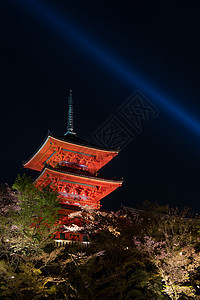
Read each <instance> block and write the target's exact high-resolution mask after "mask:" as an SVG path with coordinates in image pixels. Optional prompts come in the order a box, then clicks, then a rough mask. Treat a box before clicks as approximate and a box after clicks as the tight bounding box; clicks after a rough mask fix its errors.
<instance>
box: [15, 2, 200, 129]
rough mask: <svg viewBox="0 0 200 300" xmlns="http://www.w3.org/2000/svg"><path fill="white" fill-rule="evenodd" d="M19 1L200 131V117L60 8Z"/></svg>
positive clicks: (80, 47) (175, 115)
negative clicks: (115, 55)
mask: <svg viewBox="0 0 200 300" xmlns="http://www.w3.org/2000/svg"><path fill="white" fill-rule="evenodd" d="M18 3H21V4H23V7H25V8H26V10H27V11H28V12H29V13H30V14H31V15H32V14H33V13H34V14H35V17H36V18H38V17H40V21H41V22H43V23H44V21H45V22H46V23H45V25H46V24H48V26H50V27H51V28H52V30H53V31H56V33H57V34H59V35H60V37H61V38H62V39H63V38H65V39H66V40H67V41H68V43H69V41H70V44H72V41H73V43H74V44H75V46H78V49H79V51H80V52H82V53H83V52H84V54H85V55H87V56H88V57H89V58H93V59H94V60H95V62H96V63H98V64H100V65H101V66H102V65H103V66H104V68H106V69H108V71H110V72H112V73H113V74H114V75H115V76H117V77H119V78H120V80H123V81H125V83H126V84H128V85H129V86H130V87H131V88H132V87H133V86H134V87H135V86H137V88H138V89H140V90H142V91H143V92H144V93H145V94H146V96H148V97H149V98H151V99H153V102H154V103H155V104H156V105H158V106H160V107H162V108H163V109H164V110H165V111H167V112H168V113H170V114H171V115H172V116H173V117H174V118H175V119H176V120H179V121H180V122H181V123H182V124H183V125H185V126H187V127H188V128H190V129H191V130H193V132H195V133H196V134H198V135H200V123H199V121H198V120H197V119H196V118H194V117H193V116H192V115H190V114H189V113H188V112H187V110H186V109H184V108H183V107H181V106H180V105H178V104H176V103H175V101H174V100H173V99H170V98H168V97H166V96H165V95H164V94H163V93H162V92H161V91H159V89H158V88H156V87H155V86H153V85H152V84H150V83H149V82H148V81H147V80H145V79H144V77H142V76H141V75H140V74H139V72H136V70H133V69H132V68H131V69H130V67H128V66H127V65H126V64H124V63H123V62H122V61H119V60H118V59H116V58H114V53H112V54H111V53H109V51H107V50H105V49H103V48H102V47H101V46H99V45H98V44H97V43H94V42H92V39H89V38H86V37H85V35H84V34H83V33H82V32H81V30H78V29H77V28H76V27H75V26H74V25H73V24H72V22H71V21H70V20H69V19H66V17H64V16H62V15H61V12H58V11H55V9H53V8H51V7H50V6H47V5H45V4H42V3H41V2H40V3H39V2H38V1H36V0H35V1H34V0H29V1H27V0H25V1H23V0H18Z"/></svg>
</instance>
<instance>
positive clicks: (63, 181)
mask: <svg viewBox="0 0 200 300" xmlns="http://www.w3.org/2000/svg"><path fill="white" fill-rule="evenodd" d="M117 154H118V151H113V150H109V149H104V148H101V147H99V146H95V145H93V144H90V143H88V142H87V141H84V140H82V139H80V138H79V137H78V136H77V135H76V133H75V132H74V129H73V103H72V91H71V90H70V95H69V98H68V120H67V132H66V133H65V135H64V136H63V137H57V136H54V135H52V134H49V135H48V137H47V138H46V140H45V141H44V143H43V144H42V146H41V147H40V148H39V150H38V151H37V152H36V153H35V154H34V155H33V156H32V157H31V158H30V159H29V161H27V162H26V163H25V164H24V167H25V168H29V169H33V170H36V171H39V172H40V174H39V176H38V177H37V178H36V180H35V184H36V185H37V186H38V187H40V186H47V185H48V186H51V187H52V188H57V190H58V193H59V194H60V196H61V197H60V199H61V200H60V204H61V210H60V213H61V214H62V215H68V214H69V213H71V212H72V211H74V210H79V209H80V207H82V206H85V205H88V206H90V207H92V208H94V209H100V206H101V205H100V200H101V199H102V198H104V197H105V196H107V195H108V194H110V193H111V192H112V191H114V190H115V189H117V188H118V187H119V186H121V185H122V182H123V181H122V180H116V179H105V178H101V177H99V176H98V173H97V171H98V170H99V169H100V168H102V167H103V166H104V165H106V164H107V163H108V162H109V161H110V160H111V159H112V158H113V157H115V156H116V155H117ZM62 236H63V237H64V235H62ZM65 238H66V235H65Z"/></svg>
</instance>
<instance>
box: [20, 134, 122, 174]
mask: <svg viewBox="0 0 200 300" xmlns="http://www.w3.org/2000/svg"><path fill="white" fill-rule="evenodd" d="M61 152H62V154H63V155H64V156H65V157H66V156H67V155H68V154H69V155H72V154H73V155H74V156H75V155H76V156H77V155H78V158H79V159H82V160H83V159H86V161H87V160H88V159H89V163H87V166H85V167H87V170H89V171H91V172H92V173H95V172H96V171H97V170H99V169H100V168H102V167H103V166H104V165H105V164H107V163H108V162H109V161H110V160H111V159H112V158H113V157H114V156H116V155H117V154H118V153H119V151H115V150H111V149H106V148H102V147H99V146H96V145H93V144H91V143H89V142H87V141H85V140H82V139H81V138H79V137H78V136H77V135H76V134H67V135H66V136H63V137H57V136H55V135H52V134H49V135H48V136H47V138H46V140H45V141H44V142H43V144H42V145H41V147H40V148H39V149H38V150H37V152H36V153H35V154H34V155H33V156H32V157H31V158H30V159H29V160H28V161H27V162H25V163H24V164H23V165H24V167H25V168H29V169H33V170H37V171H41V170H42V169H43V167H44V165H45V164H46V163H48V164H49V163H50V162H51V161H52V160H53V159H54V158H55V157H57V156H58V153H59V154H61ZM57 162H58V159H57ZM54 163H55V162H54ZM52 166H54V165H52Z"/></svg>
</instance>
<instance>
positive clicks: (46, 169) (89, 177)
mask: <svg viewBox="0 0 200 300" xmlns="http://www.w3.org/2000/svg"><path fill="white" fill-rule="evenodd" d="M47 172H49V173H51V174H54V175H56V176H58V177H59V176H60V175H61V174H63V175H64V176H66V177H68V176H70V177H71V178H72V177H74V178H75V177H76V178H78V177H79V178H80V179H82V180H84V181H85V180H92V181H96V182H99V183H111V184H117V185H122V183H123V179H116V178H113V179H108V178H103V177H98V176H93V175H92V174H91V175H85V174H84V173H83V174H81V173H79V174H78V173H77V172H71V170H70V172H68V171H63V170H59V169H55V168H52V167H50V166H45V167H44V168H43V170H42V172H41V173H40V174H39V176H38V177H37V178H36V179H35V181H34V182H35V183H36V182H37V181H38V180H39V178H40V177H42V176H43V174H45V173H47Z"/></svg>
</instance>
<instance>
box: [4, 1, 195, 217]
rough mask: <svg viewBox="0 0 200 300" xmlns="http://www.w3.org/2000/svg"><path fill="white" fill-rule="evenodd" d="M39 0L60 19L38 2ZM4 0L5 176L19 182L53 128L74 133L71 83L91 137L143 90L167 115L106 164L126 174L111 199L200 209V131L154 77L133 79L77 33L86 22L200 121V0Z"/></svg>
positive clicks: (112, 203) (112, 172)
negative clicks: (153, 93)
mask: <svg viewBox="0 0 200 300" xmlns="http://www.w3.org/2000/svg"><path fill="white" fill-rule="evenodd" d="M33 2H35V3H40V4H42V5H43V7H45V8H46V9H50V10H51V11H53V14H55V15H56V16H58V18H57V19H56V18H55V19H53V20H52V15H51V16H50V17H49V15H48V16H47V15H43V13H44V11H39V10H37V9H34V8H32V3H33ZM1 3H2V5H1V9H0V22H1V46H0V51H1V65H0V70H1V73H0V74H1V118H0V120H1V169H0V181H1V182H8V183H9V184H12V183H13V181H14V179H15V177H16V176H17V174H18V173H23V171H24V170H23V167H22V161H26V160H27V159H28V158H30V156H31V155H32V154H33V153H34V152H35V151H36V150H37V148H38V147H39V146H40V144H41V143H42V142H43V140H44V138H45V137H46V135H47V131H48V130H49V129H50V130H51V131H53V132H54V134H56V135H62V134H64V133H65V132H66V115H67V111H66V103H67V100H66V99H67V96H68V91H69V89H70V88H72V89H73V98H74V107H75V108H74V109H75V132H77V134H78V136H79V137H81V138H83V139H87V140H90V141H91V142H94V140H93V139H92V135H93V133H94V131H95V130H97V129H98V128H99V127H100V126H101V125H102V124H103V123H104V121H105V120H106V119H107V118H109V117H110V116H111V115H116V111H117V109H118V107H119V106H120V105H121V104H122V103H123V102H124V101H125V100H126V99H127V97H128V96H129V95H130V94H132V93H133V92H134V91H135V90H136V89H137V90H139V91H140V92H142V93H143V94H144V95H145V97H147V98H148V100H149V101H150V102H151V103H152V104H153V105H154V106H155V107H156V108H157V109H158V110H159V115H158V116H157V118H155V119H150V120H149V121H148V122H143V124H142V132H141V133H140V134H137V135H136V138H135V140H134V141H132V142H130V143H129V144H128V145H127V146H126V147H124V148H123V149H122V151H121V152H120V154H119V155H118V157H116V158H114V159H113V161H111V162H110V163H109V164H108V165H107V166H106V167H105V168H103V170H102V172H101V174H102V175H104V176H107V177H108V178H109V177H114V176H116V177H122V176H123V177H124V180H125V182H124V185H123V187H122V188H120V189H118V190H117V191H116V192H114V193H113V194H111V195H110V196H108V197H107V198H106V199H105V200H103V201H102V204H103V207H104V208H109V209H118V208H119V207H120V204H121V203H122V204H124V205H127V206H135V205H136V204H137V203H141V202H143V201H144V200H150V201H157V202H158V203H160V204H166V203H169V204H171V205H173V206H175V205H178V206H179V207H182V206H184V205H188V206H191V207H192V208H193V209H194V210H195V211H198V212H199V211H200V184H199V170H200V159H199V157H200V155H199V153H200V143H199V133H197V132H196V131H195V130H194V129H193V128H191V127H190V126H189V125H188V124H187V123H186V122H184V121H183V122H182V121H180V119H179V118H178V115H177V116H174V115H172V114H171V113H170V111H169V110H166V109H164V107H163V106H162V105H160V106H159V104H158V103H156V102H154V98H153V97H152V98H151V99H150V98H149V97H148V95H146V94H145V91H146V88H145V84H144V89H143V88H141V86H140V87H138V86H137V83H135V84H131V85H130V83H128V82H126V80H124V78H123V76H120V74H116V73H115V72H114V71H113V70H112V69H111V68H110V67H109V65H105V64H103V63H101V62H99V61H98V59H95V58H94V57H93V55H91V53H89V54H88V53H87V51H86V50H85V49H83V47H81V46H80V45H78V43H75V42H74V39H73V34H74V30H73V28H76V30H77V31H79V32H80V34H83V35H84V36H86V37H87V38H88V39H89V40H90V41H91V42H92V43H94V44H97V45H101V47H103V48H104V49H106V51H108V52H109V53H111V54H112V57H114V58H115V59H116V60H117V61H123V62H125V63H126V64H127V65H128V66H129V68H130V69H131V70H132V71H133V73H137V74H138V73H140V74H141V76H143V77H144V78H145V80H146V82H148V83H149V84H151V85H152V86H154V88H155V89H156V90H157V91H161V92H162V95H164V96H166V97H168V98H170V99H171V101H173V103H174V104H175V105H179V106H182V107H183V108H184V109H185V111H186V112H187V114H188V115H190V116H191V117H192V118H196V119H197V120H199V123H200V101H199V99H200V87H199V78H200V55H199V53H200V39H199V36H200V34H199V31H200V24H199V23H200V8H199V7H198V1H196V2H195V1H194V2H192V3H191V2H190V1H180V2H179V3H176V4H175V3H174V1H171V3H170V1H142V0H138V1H134V0H132V1H118V2H112V1H79V0H78V1H66V0H65V1H64V0H63V1H61V0H56V1H55V0H54V1H47V0H46V1H44V0H41V1H32V0H30V1H28V0H26V1H22V0H19V1H18V0H15V1H10V0H3V1H1ZM25 3H26V5H25ZM27 3H30V6H29V7H28V8H27ZM195 3H196V4H195ZM33 7H36V6H34V5H33ZM59 18H61V19H64V20H65V21H66V22H67V24H69V23H70V24H71V25H70V26H71V29H70V34H69V33H66V32H64V28H63V31H62V30H61V27H62V25H63V23H61V24H60V23H59ZM52 22H53V24H54V25H53V26H52V25H51V24H52ZM56 23H59V26H55V24H56ZM68 28H69V26H68ZM136 70H137V71H136ZM29 174H32V172H31V171H29ZM34 176H35V173H34Z"/></svg>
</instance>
